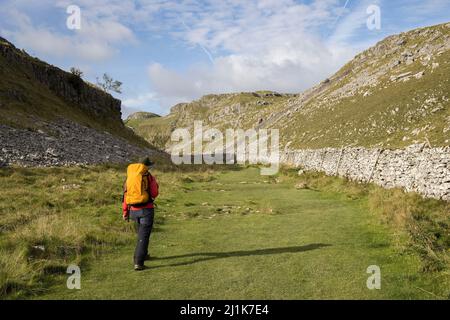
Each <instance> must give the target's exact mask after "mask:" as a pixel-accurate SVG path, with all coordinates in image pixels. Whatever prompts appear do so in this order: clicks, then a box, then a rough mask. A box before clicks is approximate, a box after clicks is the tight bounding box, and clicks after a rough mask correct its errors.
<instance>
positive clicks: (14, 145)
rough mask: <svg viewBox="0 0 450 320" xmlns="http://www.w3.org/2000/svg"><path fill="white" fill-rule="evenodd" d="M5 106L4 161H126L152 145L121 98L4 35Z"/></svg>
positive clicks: (1, 97)
mask: <svg viewBox="0 0 450 320" xmlns="http://www.w3.org/2000/svg"><path fill="white" fill-rule="evenodd" d="M0 110H1V114H0V143H1V146H2V148H1V149H0V164H1V163H2V164H8V163H12V164H14V163H15V164H24V165H58V164H73V163H98V162H104V161H112V162H121V161H125V160H126V159H127V158H128V157H129V156H130V155H136V154H139V153H142V151H143V148H144V149H145V148H148V147H149V146H150V145H149V144H148V143H147V142H145V141H144V140H143V139H142V138H140V137H138V136H136V135H135V134H134V133H133V131H132V130H130V129H129V128H127V127H126V126H125V125H124V124H123V122H122V120H121V101H120V100H118V99H115V98H113V97H112V96H111V95H110V94H108V93H106V92H104V91H102V90H100V89H98V88H97V87H95V86H94V85H92V84H90V83H88V82H85V81H84V80H82V79H81V78H80V77H77V76H75V75H73V74H71V73H68V72H65V71H63V70H61V69H59V68H57V67H55V66H52V65H49V64H47V63H45V62H43V61H41V60H39V59H37V58H34V57H31V56H30V55H28V54H27V53H26V52H25V51H23V50H19V49H17V48H16V47H15V46H14V45H13V44H12V43H10V42H8V41H7V40H6V39H3V38H0ZM24 142H25V143H24Z"/></svg>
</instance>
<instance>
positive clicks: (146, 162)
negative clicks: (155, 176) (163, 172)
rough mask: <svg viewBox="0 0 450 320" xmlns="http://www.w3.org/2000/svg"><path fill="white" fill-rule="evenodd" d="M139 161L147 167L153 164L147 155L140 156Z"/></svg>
mask: <svg viewBox="0 0 450 320" xmlns="http://www.w3.org/2000/svg"><path fill="white" fill-rule="evenodd" d="M139 162H140V163H142V164H144V165H146V166H147V167H151V166H153V162H152V161H151V160H150V158H149V157H145V158H142V159H141V160H140V161H139Z"/></svg>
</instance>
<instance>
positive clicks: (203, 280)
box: [0, 166, 450, 299]
mask: <svg viewBox="0 0 450 320" xmlns="http://www.w3.org/2000/svg"><path fill="white" fill-rule="evenodd" d="M124 172H125V170H124V168H123V167H111V166H106V167H105V166H102V167H95V168H83V167H82V168H65V169H63V168H60V169H58V168H50V169H2V170H1V171H0V177H1V178H0V179H1V182H2V183H1V184H0V185H1V187H0V195H1V199H0V222H1V224H0V228H1V229H2V234H1V236H0V246H1V247H0V248H1V250H2V254H1V255H0V257H1V260H0V266H1V271H0V272H1V277H0V281H1V282H0V284H1V288H2V290H3V295H4V297H6V298H9V299H12V298H37V299H41V298H43V299H93V298H107V299H109V298H112V299H130V298H136V299H147V298H153V299H176V298H180V299H182V298H198V299H211V298H223V299H231V298H235V299H250V298H264V299H265V298H274V299H288V298H292V299H325V298H331V299H335V298H349V299H375V298H386V299H410V298H419V299H436V298H448V297H449V293H450V292H449V291H448V288H449V286H448V277H449V274H448V269H447V268H441V269H439V270H424V269H423V264H424V262H423V257H422V256H421V253H420V251H418V250H416V248H415V247H413V246H412V245H411V244H412V243H413V242H410V241H412V240H410V237H409V233H408V231H407V229H403V228H401V226H400V225H399V224H392V223H384V222H383V221H384V219H383V218H382V217H383V214H382V213H377V212H375V211H374V210H373V209H372V208H371V206H372V204H371V203H370V200H371V199H372V200H373V198H372V197H371V196H370V190H367V189H365V187H364V186H359V187H358V185H356V184H355V185H353V184H351V183H350V182H345V181H343V180H342V179H337V178H329V179H331V180H325V179H328V178H321V177H312V176H308V179H307V180H305V177H297V176H295V175H294V174H293V171H284V173H282V174H280V175H278V176H277V177H270V178H268V177H263V176H260V175H259V171H258V169H256V168H235V167H231V168H222V169H221V171H218V170H216V171H213V170H211V169H210V168H208V167H200V166H199V167H198V168H197V169H196V170H195V171H191V169H190V168H184V169H183V168H175V167H173V166H160V167H159V168H158V170H157V171H156V172H155V174H156V175H157V177H158V180H159V181H160V184H161V197H160V198H159V199H158V201H157V203H158V208H157V210H156V212H157V220H156V228H155V232H154V234H153V235H152V239H151V254H152V255H153V256H154V257H156V258H155V259H154V260H152V261H149V262H147V266H148V267H149V269H147V270H145V271H143V272H140V273H137V272H134V271H133V270H132V255H133V250H134V242H135V235H134V233H133V228H132V224H131V223H126V222H123V221H121V217H120V205H119V201H120V200H119V199H120V185H121V182H122V181H123V179H124ZM63 179H64V180H63ZM299 182H306V183H307V186H306V187H305V186H303V187H302V188H298V183H299ZM73 184H75V185H79V187H74V186H73ZM296 185H297V188H296V187H295V186H296ZM63 186H66V187H63ZM367 188H369V189H371V188H375V187H370V186H369V187H367ZM337 191H338V192H337ZM372 192H373V191H372ZM389 199H391V200H392V198H387V199H386V200H389ZM397 202H398V201H397ZM426 204H428V205H430V206H431V207H430V209H433V210H435V209H436V206H439V205H441V204H440V203H439V204H435V203H432V204H430V203H429V202H426ZM419 205H420V206H422V207H424V206H425V204H424V203H422V204H416V206H419ZM435 211H436V210H435ZM433 219H434V220H436V217H435V218H433ZM38 245H42V246H44V247H45V251H44V252H41V251H40V250H39V249H36V248H33V247H34V246H38ZM71 263H76V264H78V265H80V266H81V270H82V280H81V281H82V282H81V283H82V284H81V285H82V289H81V290H75V291H72V290H68V289H67V288H66V287H65V283H66V279H67V275H66V274H65V268H66V267H67V266H68V265H69V264H71ZM372 264H376V265H379V266H380V267H381V272H382V289H381V290H368V289H367V288H366V280H367V277H368V276H369V275H368V274H366V269H367V267H368V266H369V265H372Z"/></svg>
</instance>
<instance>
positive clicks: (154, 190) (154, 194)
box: [122, 174, 159, 218]
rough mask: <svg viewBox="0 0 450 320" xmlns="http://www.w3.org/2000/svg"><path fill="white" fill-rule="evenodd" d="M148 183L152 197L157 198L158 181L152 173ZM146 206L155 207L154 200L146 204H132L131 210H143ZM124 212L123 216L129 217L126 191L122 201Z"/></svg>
mask: <svg viewBox="0 0 450 320" xmlns="http://www.w3.org/2000/svg"><path fill="white" fill-rule="evenodd" d="M148 185H149V186H150V188H149V189H150V190H149V191H150V197H151V198H152V199H155V198H156V197H157V196H158V194H159V193H158V188H159V186H158V182H156V178H155V177H153V176H152V175H151V174H149V175H148ZM144 208H153V202H149V203H147V204H146V205H144V206H136V207H135V206H131V207H130V210H141V209H144ZM122 212H123V217H124V218H126V217H128V205H127V200H126V192H125V193H124V195H123V202H122Z"/></svg>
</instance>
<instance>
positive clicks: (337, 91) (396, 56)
mask: <svg viewBox="0 0 450 320" xmlns="http://www.w3.org/2000/svg"><path fill="white" fill-rule="evenodd" d="M449 49H450V23H447V24H442V25H437V26H432V27H426V28H420V29H416V30H413V31H409V32H406V33H401V34H399V35H393V36H390V37H388V38H386V39H384V40H383V41H380V42H379V43H378V44H376V45H375V46H374V47H372V48H370V49H368V50H366V51H364V52H362V53H360V54H358V55H357V56H356V57H355V58H354V59H353V60H351V61H350V62H349V63H347V64H346V65H345V66H343V67H342V68H341V69H340V70H339V71H338V72H337V73H336V74H334V75H333V76H331V77H330V78H328V79H325V80H324V81H322V82H321V83H320V84H318V85H316V86H314V87H313V88H311V89H309V90H306V91H305V92H302V93H300V94H295V95H293V94H278V93H274V92H270V91H265V92H254V93H234V94H221V95H207V96H204V97H202V98H201V99H199V100H197V101H193V102H191V103H182V104H178V105H176V106H174V107H173V108H172V109H171V112H170V114H169V115H167V116H165V117H161V118H151V119H145V120H142V121H140V122H139V123H136V122H133V123H131V124H130V125H131V126H132V127H134V129H135V131H136V132H137V133H138V134H140V135H141V136H143V137H144V138H145V139H147V140H148V141H150V142H152V143H154V144H155V145H158V146H159V147H163V146H166V147H167V142H168V139H169V138H170V133H171V132H172V130H174V128H179V127H192V122H193V120H203V121H204V123H205V124H208V125H210V126H214V127H216V128H219V129H224V128H244V129H247V128H277V129H279V130H280V140H281V143H282V144H283V145H289V147H290V148H322V147H341V146H365V147H373V146H384V147H389V148H397V147H404V146H407V145H411V144H414V143H423V142H426V143H430V144H431V145H433V146H447V145H449V144H450V102H449V101H450V100H449V99H450V97H449V92H450V82H449V81H450V76H449V75H450V51H449Z"/></svg>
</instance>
